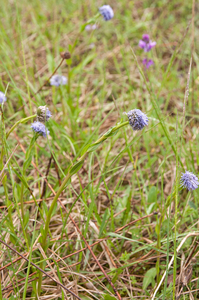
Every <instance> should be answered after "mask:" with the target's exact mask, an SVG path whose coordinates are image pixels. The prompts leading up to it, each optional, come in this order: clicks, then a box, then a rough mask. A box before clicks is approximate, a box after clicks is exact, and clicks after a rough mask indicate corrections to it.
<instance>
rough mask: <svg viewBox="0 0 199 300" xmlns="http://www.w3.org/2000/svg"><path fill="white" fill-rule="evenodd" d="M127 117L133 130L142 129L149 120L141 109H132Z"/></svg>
mask: <svg viewBox="0 0 199 300" xmlns="http://www.w3.org/2000/svg"><path fill="white" fill-rule="evenodd" d="M127 117H128V119H129V124H130V126H131V127H132V129H133V130H142V129H143V128H144V127H145V126H147V125H148V122H149V120H148V118H147V116H146V115H145V114H144V113H143V112H142V111H141V110H139V109H133V110H130V111H129V112H128V113H127Z"/></svg>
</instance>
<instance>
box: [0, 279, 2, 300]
mask: <svg viewBox="0 0 199 300" xmlns="http://www.w3.org/2000/svg"><path fill="white" fill-rule="evenodd" d="M0 300H3V296H2V288H1V274H0Z"/></svg>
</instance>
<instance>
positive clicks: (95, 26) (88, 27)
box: [85, 24, 97, 31]
mask: <svg viewBox="0 0 199 300" xmlns="http://www.w3.org/2000/svg"><path fill="white" fill-rule="evenodd" d="M95 29H97V24H93V25H91V24H88V25H86V27H85V30H86V31H92V30H95Z"/></svg>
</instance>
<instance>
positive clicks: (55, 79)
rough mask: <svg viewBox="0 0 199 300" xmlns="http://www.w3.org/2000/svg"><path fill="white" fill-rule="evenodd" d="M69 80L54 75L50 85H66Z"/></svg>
mask: <svg viewBox="0 0 199 300" xmlns="http://www.w3.org/2000/svg"><path fill="white" fill-rule="evenodd" d="M67 81H68V79H67V78H66V77H65V76H61V75H53V76H52V77H51V79H50V84H51V85H54V86H60V85H66V84H67Z"/></svg>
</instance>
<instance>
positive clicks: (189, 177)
mask: <svg viewBox="0 0 199 300" xmlns="http://www.w3.org/2000/svg"><path fill="white" fill-rule="evenodd" d="M180 182H181V186H182V187H183V188H186V189H187V190H188V191H193V190H195V189H197V187H198V185H199V181H198V177H197V176H196V175H194V174H193V173H192V172H189V171H186V172H185V173H182V176H181V178H180Z"/></svg>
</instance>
